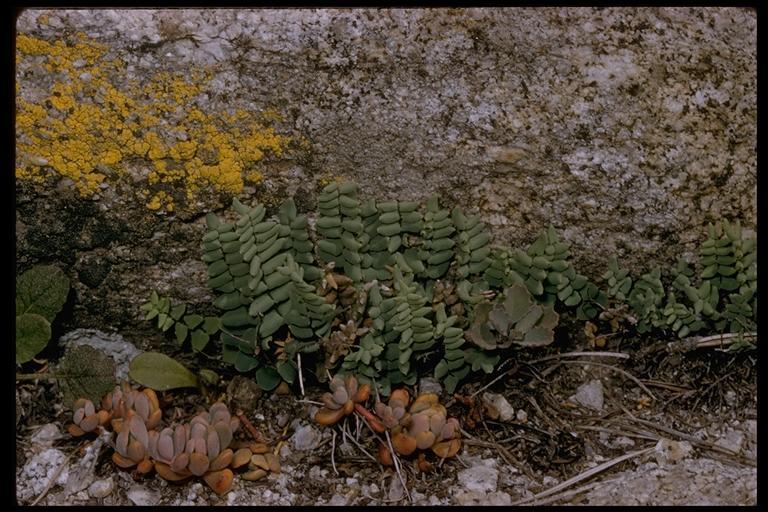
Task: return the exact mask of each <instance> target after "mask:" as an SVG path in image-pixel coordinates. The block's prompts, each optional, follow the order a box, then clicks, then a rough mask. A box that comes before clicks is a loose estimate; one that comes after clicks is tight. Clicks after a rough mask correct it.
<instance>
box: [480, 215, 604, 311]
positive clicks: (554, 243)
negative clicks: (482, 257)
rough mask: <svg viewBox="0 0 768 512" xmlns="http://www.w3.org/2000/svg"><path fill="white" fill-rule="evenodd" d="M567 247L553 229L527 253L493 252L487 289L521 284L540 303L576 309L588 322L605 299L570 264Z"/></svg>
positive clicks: (520, 251) (548, 230)
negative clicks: (557, 304)
mask: <svg viewBox="0 0 768 512" xmlns="http://www.w3.org/2000/svg"><path fill="white" fill-rule="evenodd" d="M570 255H571V252H570V246H569V244H568V243H567V242H564V241H561V240H560V237H559V236H558V234H557V231H555V228H554V227H553V226H549V228H548V229H547V230H546V231H544V232H542V233H541V234H540V235H539V237H538V238H537V239H536V241H534V242H533V243H532V244H531V245H530V246H529V247H528V250H527V251H523V250H521V249H514V250H511V251H510V250H505V249H497V250H496V251H495V252H494V253H493V255H492V261H491V264H490V265H489V267H488V269H487V270H486V271H485V278H486V280H487V281H488V283H489V284H490V285H491V286H494V287H497V288H501V287H507V286H510V285H511V284H514V283H518V284H523V285H525V286H526V287H527V288H528V291H529V292H530V293H531V294H532V295H533V296H534V297H536V300H537V301H539V302H541V303H543V304H551V305H554V304H556V303H560V304H562V305H563V306H565V307H568V308H576V317H577V318H578V319H580V320H589V319H591V318H594V317H595V316H597V314H598V313H599V312H600V309H601V308H604V307H605V306H606V304H607V301H608V297H607V296H606V295H605V293H604V292H602V291H601V290H600V289H599V288H598V287H597V286H596V285H595V284H594V283H591V282H590V281H589V280H588V279H587V277H586V276H583V275H581V274H578V273H576V271H575V270H574V268H573V265H572V264H571V262H570V259H569V258H570Z"/></svg>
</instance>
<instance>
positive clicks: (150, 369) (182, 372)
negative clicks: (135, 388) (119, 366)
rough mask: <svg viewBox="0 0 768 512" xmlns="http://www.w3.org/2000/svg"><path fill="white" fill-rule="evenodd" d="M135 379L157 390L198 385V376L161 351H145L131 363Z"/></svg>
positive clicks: (132, 376)
mask: <svg viewBox="0 0 768 512" xmlns="http://www.w3.org/2000/svg"><path fill="white" fill-rule="evenodd" d="M129 367H130V373H129V374H130V376H131V378H132V379H133V380H135V381H136V382H138V383H139V384H141V385H142V386H146V387H148V388H152V389H154V390H156V391H166V390H169V389H176V388H193V387H197V376H195V374H194V373H192V372H191V371H189V370H188V369H187V368H185V367H184V366H183V365H182V364H180V363H178V362H177V361H175V360H173V359H171V358H170V357H168V356H166V355H165V354H160V353H159V352H144V353H143V354H139V355H138V356H136V357H134V358H133V360H132V361H131V364H130V366H129Z"/></svg>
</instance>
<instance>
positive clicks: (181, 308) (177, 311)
mask: <svg viewBox="0 0 768 512" xmlns="http://www.w3.org/2000/svg"><path fill="white" fill-rule="evenodd" d="M186 310H187V305H186V304H179V305H178V306H175V307H174V308H173V309H171V318H173V319H174V320H176V321H177V322H178V321H179V320H180V319H181V315H183V314H184V312H185V311H186Z"/></svg>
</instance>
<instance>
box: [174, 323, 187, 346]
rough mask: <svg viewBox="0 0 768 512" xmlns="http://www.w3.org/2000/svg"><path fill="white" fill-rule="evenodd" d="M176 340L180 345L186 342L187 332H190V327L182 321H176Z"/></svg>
mask: <svg viewBox="0 0 768 512" xmlns="http://www.w3.org/2000/svg"><path fill="white" fill-rule="evenodd" d="M175 332H176V341H178V342H179V345H181V344H182V343H184V340H185V339H187V333H188V332H189V328H188V327H187V326H186V325H184V324H183V323H181V322H177V323H176V329H175Z"/></svg>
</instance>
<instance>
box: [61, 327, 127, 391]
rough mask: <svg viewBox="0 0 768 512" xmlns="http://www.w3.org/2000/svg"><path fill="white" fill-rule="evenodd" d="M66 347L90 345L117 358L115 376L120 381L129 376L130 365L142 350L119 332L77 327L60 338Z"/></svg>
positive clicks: (62, 344)
mask: <svg viewBox="0 0 768 512" xmlns="http://www.w3.org/2000/svg"><path fill="white" fill-rule="evenodd" d="M59 344H60V345H61V346H63V347H65V348H69V347H79V346H80V345H89V346H91V347H93V348H96V349H98V350H101V351H102V352H103V353H104V354H106V355H108V356H110V357H111V358H112V359H114V360H115V378H116V379H117V381H118V382H120V381H122V380H124V379H127V378H128V372H129V369H130V368H129V365H130V363H131V360H133V358H134V357H136V356H137V355H139V354H140V353H141V351H140V350H139V349H137V348H136V346H135V345H134V344H133V343H130V342H128V341H126V340H125V339H124V338H123V337H122V336H121V335H120V334H118V333H106V332H102V331H99V330H98V329H75V330H74V331H70V332H68V333H66V334H65V335H64V336H62V337H61V338H59Z"/></svg>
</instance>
